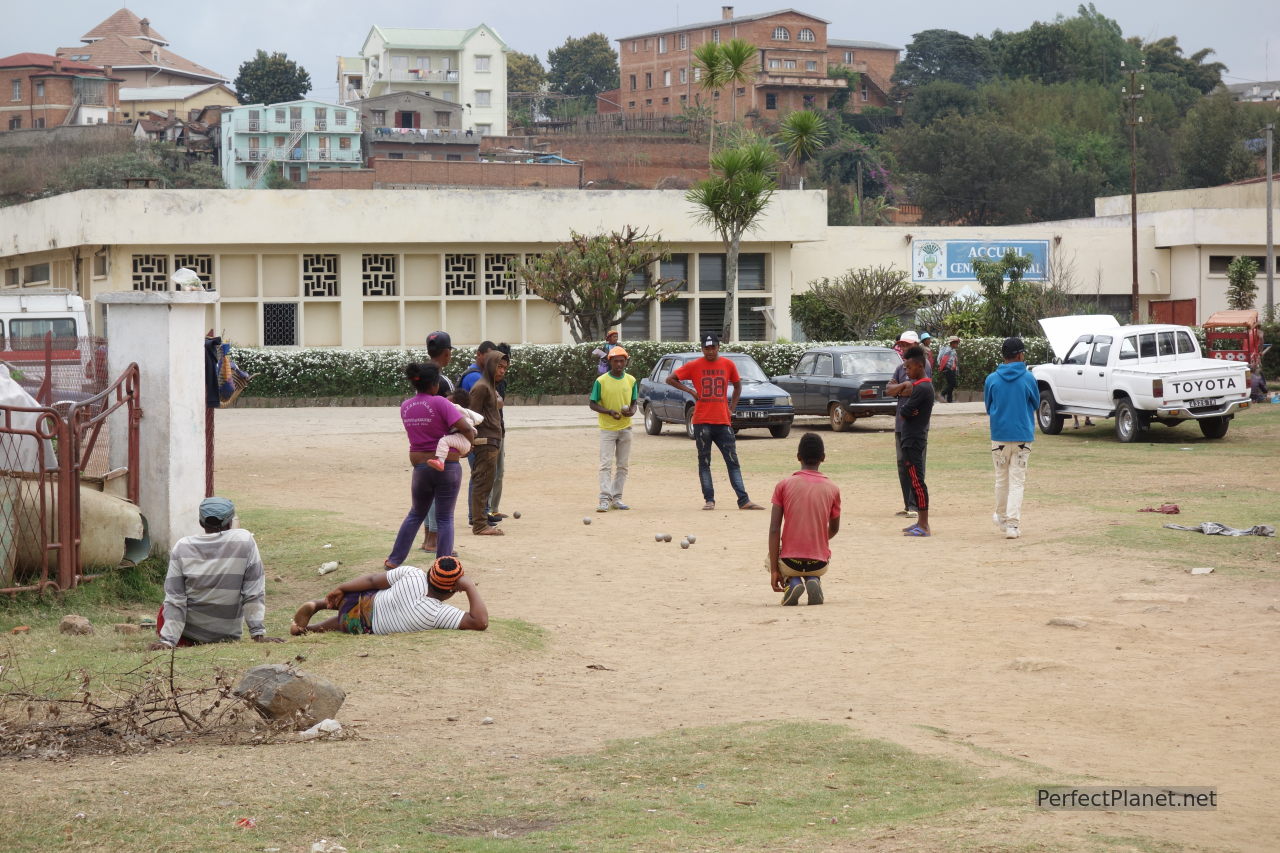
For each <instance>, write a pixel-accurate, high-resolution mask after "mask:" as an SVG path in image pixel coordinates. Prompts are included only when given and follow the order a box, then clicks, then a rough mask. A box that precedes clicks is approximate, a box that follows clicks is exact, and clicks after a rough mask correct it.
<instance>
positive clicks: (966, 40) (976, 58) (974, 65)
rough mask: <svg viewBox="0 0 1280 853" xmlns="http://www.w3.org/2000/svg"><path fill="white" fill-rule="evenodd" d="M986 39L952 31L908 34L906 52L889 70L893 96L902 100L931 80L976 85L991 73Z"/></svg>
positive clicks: (989, 52)
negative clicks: (891, 72) (890, 71)
mask: <svg viewBox="0 0 1280 853" xmlns="http://www.w3.org/2000/svg"><path fill="white" fill-rule="evenodd" d="M994 70H995V68H994V63H993V62H992V58H991V51H990V48H989V47H988V45H987V43H986V40H985V39H984V40H982V41H979V40H977V39H973V38H970V37H969V36H966V35H963V34H961V33H957V32H955V31H954V30H924V31H923V32H919V33H916V34H915V35H914V36H912V37H911V43H910V44H908V45H907V51H906V54H905V55H904V56H903V57H902V61H901V62H899V63H898V65H897V67H896V68H895V69H894V71H893V98H894V99H895V100H903V99H905V98H907V97H909V96H910V95H911V93H912V92H913V91H914V90H915V89H916V88H918V87H920V86H923V85H924V84H926V83H931V82H933V81H934V80H950V81H951V82H952V83H960V84H962V85H965V86H977V85H978V84H980V83H983V82H985V81H986V80H987V79H989V78H990V77H991V76H992V74H993V72H994Z"/></svg>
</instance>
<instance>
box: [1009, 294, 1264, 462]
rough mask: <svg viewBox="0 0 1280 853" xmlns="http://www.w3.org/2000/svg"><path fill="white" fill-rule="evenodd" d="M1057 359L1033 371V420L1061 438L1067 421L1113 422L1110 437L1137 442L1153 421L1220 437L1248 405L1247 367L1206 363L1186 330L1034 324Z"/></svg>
mask: <svg viewBox="0 0 1280 853" xmlns="http://www.w3.org/2000/svg"><path fill="white" fill-rule="evenodd" d="M1040 326H1041V327H1042V328H1043V329H1044V333H1045V335H1046V336H1047V337H1048V339H1049V346H1050V347H1052V349H1053V354H1054V356H1055V358H1054V360H1053V363H1052V364H1039V365H1036V366H1035V367H1033V368H1032V369H1031V373H1032V375H1033V376H1035V378H1036V384H1037V385H1039V386H1040V410H1039V412H1037V417H1036V419H1037V421H1038V422H1039V424H1040V431H1041V432H1043V433H1044V434H1045V435H1057V434H1058V433H1060V432H1062V423H1063V421H1064V420H1065V416H1067V415H1079V416H1082V417H1083V416H1085V415H1087V416H1089V417H1094V418H1115V421H1116V438H1117V439H1119V440H1120V441H1122V442H1132V441H1137V440H1138V439H1139V438H1140V437H1141V435H1142V432H1143V430H1145V429H1146V428H1147V427H1148V426H1149V425H1150V424H1151V423H1153V422H1156V423H1162V424H1165V425H1166V426H1177V425H1178V424H1180V423H1182V422H1183V421H1188V420H1194V421H1196V422H1197V423H1199V424H1200V431H1201V432H1202V433H1204V437H1205V438H1222V437H1223V436H1224V435H1226V434H1227V427H1228V426H1229V425H1230V423H1231V419H1232V418H1233V417H1235V412H1236V410H1237V409H1244V408H1247V407H1248V405H1249V369H1248V366H1247V365H1244V364H1241V363H1238V362H1231V361H1223V360H1218V359H1212V358H1204V357H1203V356H1202V355H1201V353H1200V346H1199V344H1198V343H1196V338H1195V335H1193V334H1192V333H1191V330H1190V329H1188V328H1187V327H1186V326H1171V325H1165V324H1153V325H1145V326H1121V325H1120V324H1119V323H1118V322H1117V321H1116V318H1115V317H1112V316H1111V315H1109V314H1094V315H1086V316H1075V317H1053V318H1050V319H1046V320H1041V321H1040Z"/></svg>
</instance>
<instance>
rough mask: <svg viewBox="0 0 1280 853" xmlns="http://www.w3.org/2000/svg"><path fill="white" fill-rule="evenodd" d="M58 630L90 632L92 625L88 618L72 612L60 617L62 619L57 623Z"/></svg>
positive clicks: (72, 632)
mask: <svg viewBox="0 0 1280 853" xmlns="http://www.w3.org/2000/svg"><path fill="white" fill-rule="evenodd" d="M58 630H59V631H61V632H62V633H64V634H92V633H93V625H92V624H91V623H90V622H89V620H88V619H86V618H84V617H83V616H76V615H75V614H74V613H73V614H69V615H67V616H63V617H62V621H61V622H59V623H58Z"/></svg>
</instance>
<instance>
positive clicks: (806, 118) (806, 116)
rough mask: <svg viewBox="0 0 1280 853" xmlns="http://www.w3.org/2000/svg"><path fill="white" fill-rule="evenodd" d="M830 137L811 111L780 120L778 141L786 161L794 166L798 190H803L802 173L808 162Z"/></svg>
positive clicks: (821, 122) (819, 119)
mask: <svg viewBox="0 0 1280 853" xmlns="http://www.w3.org/2000/svg"><path fill="white" fill-rule="evenodd" d="M830 136H831V133H830V131H829V130H828V129H827V123H826V122H825V121H823V120H822V116H820V115H818V114H817V113H815V112H813V111H811V110H796V111H795V112H793V113H791V114H790V115H788V116H787V117H786V118H784V119H783V120H782V125H781V127H779V128H778V141H779V142H780V143H781V144H782V150H783V152H784V153H785V154H786V156H787V159H788V160H790V161H791V162H793V163H795V164H796V171H797V172H798V173H799V175H800V189H804V173H805V169H806V167H807V166H808V164H809V161H810V160H812V159H813V158H814V156H816V155H817V153H818V152H819V151H821V150H822V148H823V146H824V145H826V144H827V139H828V138H830Z"/></svg>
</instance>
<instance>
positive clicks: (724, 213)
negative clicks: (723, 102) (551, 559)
mask: <svg viewBox="0 0 1280 853" xmlns="http://www.w3.org/2000/svg"><path fill="white" fill-rule="evenodd" d="M777 167H778V152H777V151H775V150H774V148H773V146H771V145H769V144H767V143H764V142H750V143H746V144H744V145H740V146H738V147H736V148H726V149H725V150H723V151H718V152H716V153H715V154H714V155H713V156H712V157H711V169H712V172H713V174H712V176H711V177H709V178H707V179H706V180H704V181H699V182H698V183H696V184H694V185H693V187H692V188H691V189H690V190H689V191H688V192H687V193H685V196H684V197H685V200H686V201H688V202H689V203H691V204H693V205H694V206H695V207H696V208H698V209H697V211H696V212H695V214H694V215H695V217H696V218H697V221H698V223H699V224H702V225H708V226H710V227H712V228H714V229H715V230H716V232H717V233H718V234H719V235H720V239H721V240H722V241H723V242H724V251H725V270H724V273H725V275H724V278H725V304H724V329H723V330H722V337H723V338H724V339H725V340H726V341H731V340H733V339H734V338H735V337H737V335H736V334H735V332H736V328H735V325H734V316H733V315H734V302H735V299H736V297H737V293H738V255H739V253H740V252H741V248H742V235H743V234H745V233H746V232H747V231H749V230H751V229H753V228H755V227H756V224H757V222H756V221H757V220H758V219H759V218H760V215H761V214H762V213H764V209H765V208H766V207H768V206H769V200H770V199H771V198H772V197H773V192H774V190H776V189H777V188H778V187H777V184H776V183H775V181H774V175H775V174H776V172H777Z"/></svg>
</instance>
